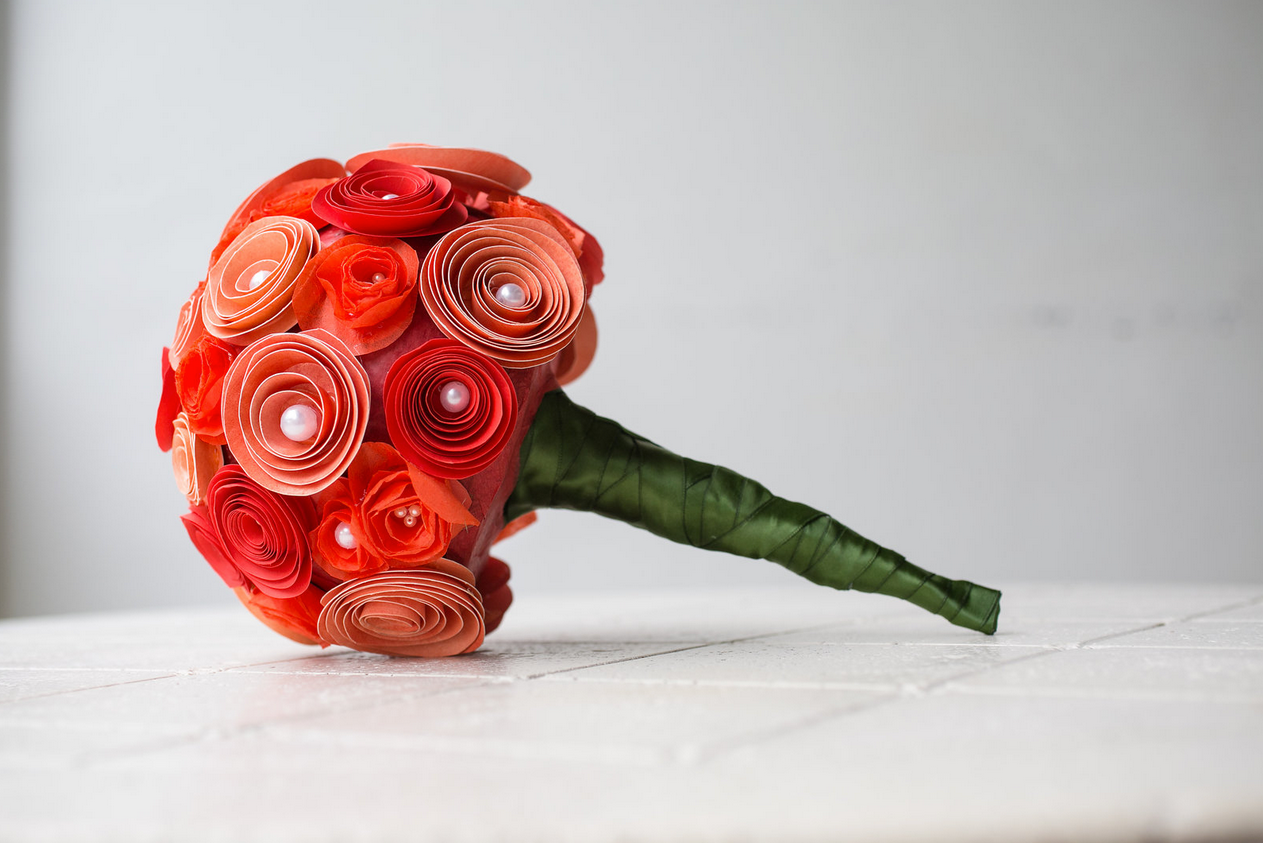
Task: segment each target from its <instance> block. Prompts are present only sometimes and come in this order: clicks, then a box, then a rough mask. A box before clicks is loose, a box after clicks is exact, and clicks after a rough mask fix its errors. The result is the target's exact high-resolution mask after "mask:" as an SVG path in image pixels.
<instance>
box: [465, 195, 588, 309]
mask: <svg viewBox="0 0 1263 843" xmlns="http://www.w3.org/2000/svg"><path fill="white" fill-rule="evenodd" d="M487 211H488V213H490V214H491V216H493V217H496V218H501V217H532V218H534V219H537V220H543V221H544V222H546V223H548V224H549V225H551V226H552V227H553V228H555V229H557V231H559V232H560V233H561V235H562V236H563V237H565V238H566V242H567V243H568V244H570V248H571V249H572V250H573V251H574V253H575V256H576V257H577V258H578V259H579V268H580V269H581V270H583V277H584V278H585V279H586V280H587V283H588V293H589V294H590V293H591V292H592V287H593V286H595V285H597V284H600V283H601V281H602V280H604V278H605V272H604V270H603V268H602V264H604V262H605V253H604V252H603V251H602V250H601V244H600V243H598V242H596V238H595V237H593V236H592V235H591V234H589V233H588V232H587V231H585V230H584V229H583V228H582V227H581V226H579V225H578V224H577V223H575V222H574V221H573V220H572V219H570V217H568V216H566V215H565V214H563V213H562V212H561V211H558V210H557V209H556V208H554V207H553V206H552V205H547V204H545V203H543V202H540V201H539V200H537V199H531V198H530V197H529V196H509V197H507V198H505V199H504V200H503V201H496V200H491V201H490V202H488V203H487Z"/></svg>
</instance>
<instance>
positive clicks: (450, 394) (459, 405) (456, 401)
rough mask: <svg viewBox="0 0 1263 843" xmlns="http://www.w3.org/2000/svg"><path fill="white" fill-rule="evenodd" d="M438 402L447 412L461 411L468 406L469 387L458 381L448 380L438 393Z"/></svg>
mask: <svg viewBox="0 0 1263 843" xmlns="http://www.w3.org/2000/svg"><path fill="white" fill-rule="evenodd" d="M439 403H440V404H442V405H443V409H444V410H447V411H448V412H449V413H459V412H462V411H463V410H464V409H465V408H466V407H468V406H469V387H467V386H465V385H464V384H463V383H461V382H460V381H448V382H447V383H445V384H443V391H442V392H440V393H439Z"/></svg>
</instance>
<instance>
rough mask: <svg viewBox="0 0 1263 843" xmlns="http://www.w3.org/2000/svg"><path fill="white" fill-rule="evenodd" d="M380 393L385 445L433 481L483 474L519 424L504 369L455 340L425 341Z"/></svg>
mask: <svg viewBox="0 0 1263 843" xmlns="http://www.w3.org/2000/svg"><path fill="white" fill-rule="evenodd" d="M385 391H386V397H385V408H386V426H387V428H388V429H389V430H390V439H391V441H392V442H394V444H395V447H396V448H398V449H399V453H400V454H402V455H403V457H404V459H406V460H407V461H408V462H410V463H412V464H413V465H415V466H417V467H418V468H420V469H421V470H422V471H424V472H426V473H427V474H432V475H434V476H435V477H451V478H461V477H470V476H472V475H474V474H477V473H478V472H479V471H482V470H483V469H484V468H486V467H487V466H488V465H490V464H491V463H492V461H494V460H495V458H496V457H498V456H499V455H500V452H501V451H502V450H504V447H505V445H507V444H508V442H509V439H510V438H511V437H512V436H513V428H514V426H515V425H516V424H517V394H516V392H515V390H514V389H513V384H512V383H511V382H510V381H509V376H508V374H506V373H505V371H504V369H503V367H501V366H500V364H498V363H496V362H495V361H494V360H492V359H490V358H488V357H483V356H482V355H481V354H478V353H476V352H473V351H470V350H469V349H468V348H466V347H465V346H464V345H462V344H461V343H459V342H457V341H456V340H449V339H435V340H430V341H429V342H427V343H424V344H422V345H421V346H420V347H419V348H416V349H413V350H412V351H410V352H408V353H407V354H404V355H402V356H401V357H399V359H397V360H396V361H395V363H394V365H392V366H391V367H390V371H389V373H387V375H386V383H385Z"/></svg>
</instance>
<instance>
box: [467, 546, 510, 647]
mask: <svg viewBox="0 0 1263 843" xmlns="http://www.w3.org/2000/svg"><path fill="white" fill-rule="evenodd" d="M476 586H477V588H478V594H479V595H481V596H482V608H483V611H484V612H485V613H486V623H487V632H488V633H491V632H495V630H496V628H497V627H499V626H500V621H502V620H504V613H505V612H507V611H508V610H509V606H510V605H511V604H512V603H513V590H512V589H510V588H509V566H508V565H506V564H505V563H504V562H503V561H501V560H499V559H496V558H495V557H494V556H491V557H488V558H487V564H486V565H484V566H483V568H482V572H481V573H480V574H478V581H477V583H476Z"/></svg>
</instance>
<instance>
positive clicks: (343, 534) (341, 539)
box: [333, 522, 360, 550]
mask: <svg viewBox="0 0 1263 843" xmlns="http://www.w3.org/2000/svg"><path fill="white" fill-rule="evenodd" d="M333 540H334V541H335V542H337V543H338V547H341V548H343V549H344V550H355V548H357V547H359V544H360V543H359V541H357V540H356V538H355V534H354V533H352V532H351V525H350V524H346V523H341V522H340V523H339V524H338V526H336V527H334V528H333Z"/></svg>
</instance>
